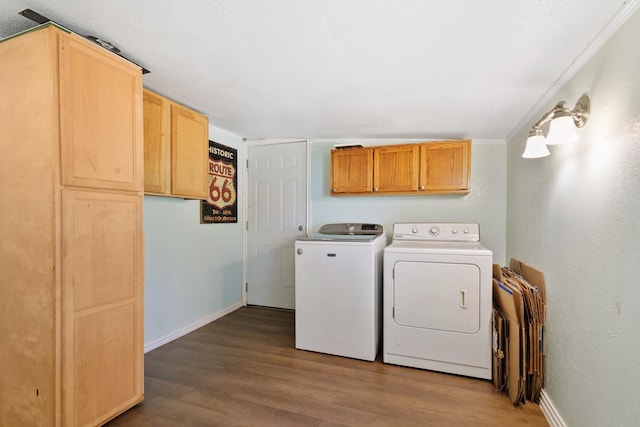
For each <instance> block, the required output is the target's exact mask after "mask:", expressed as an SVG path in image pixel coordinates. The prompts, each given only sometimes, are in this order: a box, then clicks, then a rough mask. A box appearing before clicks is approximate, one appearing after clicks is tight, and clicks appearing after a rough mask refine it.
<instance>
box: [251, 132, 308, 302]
mask: <svg viewBox="0 0 640 427" xmlns="http://www.w3.org/2000/svg"><path fill="white" fill-rule="evenodd" d="M247 157H248V161H249V174H248V204H247V216H248V221H249V222H248V226H247V303H248V304H253V305H262V306H267V307H278V308H289V309H293V308H294V307H295V278H294V260H295V258H294V244H295V241H296V238H297V237H298V236H300V235H302V234H304V233H305V232H306V218H307V182H306V180H307V144H306V141H301V142H291V143H281V144H263V145H252V146H249V150H248V156H247Z"/></svg>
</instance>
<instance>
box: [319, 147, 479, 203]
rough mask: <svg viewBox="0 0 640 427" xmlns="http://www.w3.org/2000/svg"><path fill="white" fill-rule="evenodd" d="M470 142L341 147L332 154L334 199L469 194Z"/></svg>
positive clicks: (332, 192) (332, 191) (332, 189)
mask: <svg viewBox="0 0 640 427" xmlns="http://www.w3.org/2000/svg"><path fill="white" fill-rule="evenodd" d="M470 167H471V141H470V140H468V139H467V140H454V141H435V142H424V143H418V144H402V145H385V146H377V147H366V148H365V147H353V148H341V149H334V150H332V151H331V195H334V196H347V195H367V194H378V195H382V194H386V195H403V194H405V195H406V194H414V195H415V194H425V195H428V194H465V193H468V192H469V173H470Z"/></svg>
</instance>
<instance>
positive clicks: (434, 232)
mask: <svg viewBox="0 0 640 427" xmlns="http://www.w3.org/2000/svg"><path fill="white" fill-rule="evenodd" d="M429 232H430V233H431V235H432V236H437V235H438V234H440V228H438V227H431V230H429Z"/></svg>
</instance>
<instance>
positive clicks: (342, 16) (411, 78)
mask: <svg viewBox="0 0 640 427" xmlns="http://www.w3.org/2000/svg"><path fill="white" fill-rule="evenodd" d="M637 4H638V0H632V1H625V0H484V1H478V0H455V1H442V0H304V1H301V0H269V1H262V0H190V1H175V0H138V1H130V0H112V1H97V0H91V1H87V0H58V1H48V0H30V1H19V0H3V1H2V2H1V3H0V37H7V36H9V35H11V34H13V33H16V32H18V31H22V30H25V29H27V28H30V27H33V26H34V25H36V24H35V23H34V22H32V21H30V20H28V19H26V18H24V17H22V16H20V15H18V12H20V11H21V10H23V9H26V8H30V9H33V10H34V11H36V12H38V13H40V14H42V15H44V16H46V17H48V18H50V19H52V20H54V21H56V22H58V23H60V24H61V25H64V26H66V27H67V28H69V29H71V30H74V31H76V32H78V33H80V34H82V35H93V36H97V37H99V38H102V39H104V40H107V41H109V42H111V43H112V44H114V45H116V46H117V47H119V48H120V50H121V51H122V53H123V54H124V55H125V56H128V57H129V58H130V59H132V60H133V61H135V62H137V63H139V64H140V65H142V66H144V67H145V68H147V69H149V70H150V71H151V73H150V74H146V75H145V76H144V84H145V86H146V87H149V88H151V89H153V90H155V91H157V92H160V93H162V94H164V95H166V96H168V97H170V98H173V99H175V100H176V101H179V102H182V103H184V104H186V105H188V106H190V107H192V108H194V109H196V110H198V111H201V112H203V113H204V114H206V115H207V116H209V121H210V123H211V124H212V125H214V126H216V127H218V128H221V129H224V130H227V131H229V132H232V133H234V134H237V135H239V136H242V137H246V138H463V137H468V138H474V139H492V140H494V139H497V140H502V139H505V138H506V137H507V136H508V135H509V134H510V133H511V132H512V131H513V130H514V128H516V126H518V124H519V123H521V122H522V121H523V119H527V120H529V117H527V116H528V115H529V114H530V111H531V110H532V109H533V108H535V107H536V106H538V105H540V103H545V102H549V101H550V97H551V96H553V94H554V92H555V90H556V89H557V87H558V85H559V84H561V83H562V82H563V81H564V80H565V79H566V77H567V74H570V73H571V70H572V69H573V68H575V66H576V61H581V60H583V59H584V58H585V57H586V56H588V52H589V51H590V49H592V47H593V46H594V44H597V43H599V42H602V39H603V38H606V36H607V34H609V32H610V31H611V29H612V28H613V27H616V26H617V25H619V23H620V21H621V20H623V19H624V17H625V16H626V15H627V14H628V13H630V10H635V9H637ZM588 89H589V88H584V91H588ZM554 101H555V100H554ZM567 102H568V103H569V104H570V105H573V103H574V102H575V100H567ZM535 119H537V118H535ZM533 121H535V120H533Z"/></svg>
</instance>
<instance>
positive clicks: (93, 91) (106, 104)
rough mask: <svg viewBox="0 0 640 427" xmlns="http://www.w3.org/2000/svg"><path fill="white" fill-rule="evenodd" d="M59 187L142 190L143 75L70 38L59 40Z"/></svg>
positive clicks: (116, 59)
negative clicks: (60, 176)
mask: <svg viewBox="0 0 640 427" xmlns="http://www.w3.org/2000/svg"><path fill="white" fill-rule="evenodd" d="M59 52H60V124H61V129H60V131H61V163H62V184H63V185H71V186H78V187H92V188H112V189H120V190H133V191H142V179H143V175H142V173H143V171H142V164H143V163H142V156H143V145H142V73H141V71H140V69H139V68H137V67H135V66H134V65H132V64H130V63H128V62H126V61H125V60H123V59H121V58H119V57H118V56H116V55H113V54H112V53H109V52H107V51H105V50H104V49H101V48H100V47H98V46H95V45H93V44H92V43H91V42H88V41H86V40H84V39H82V38H80V37H79V36H75V35H73V34H70V35H61V36H60V51H59Z"/></svg>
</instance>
